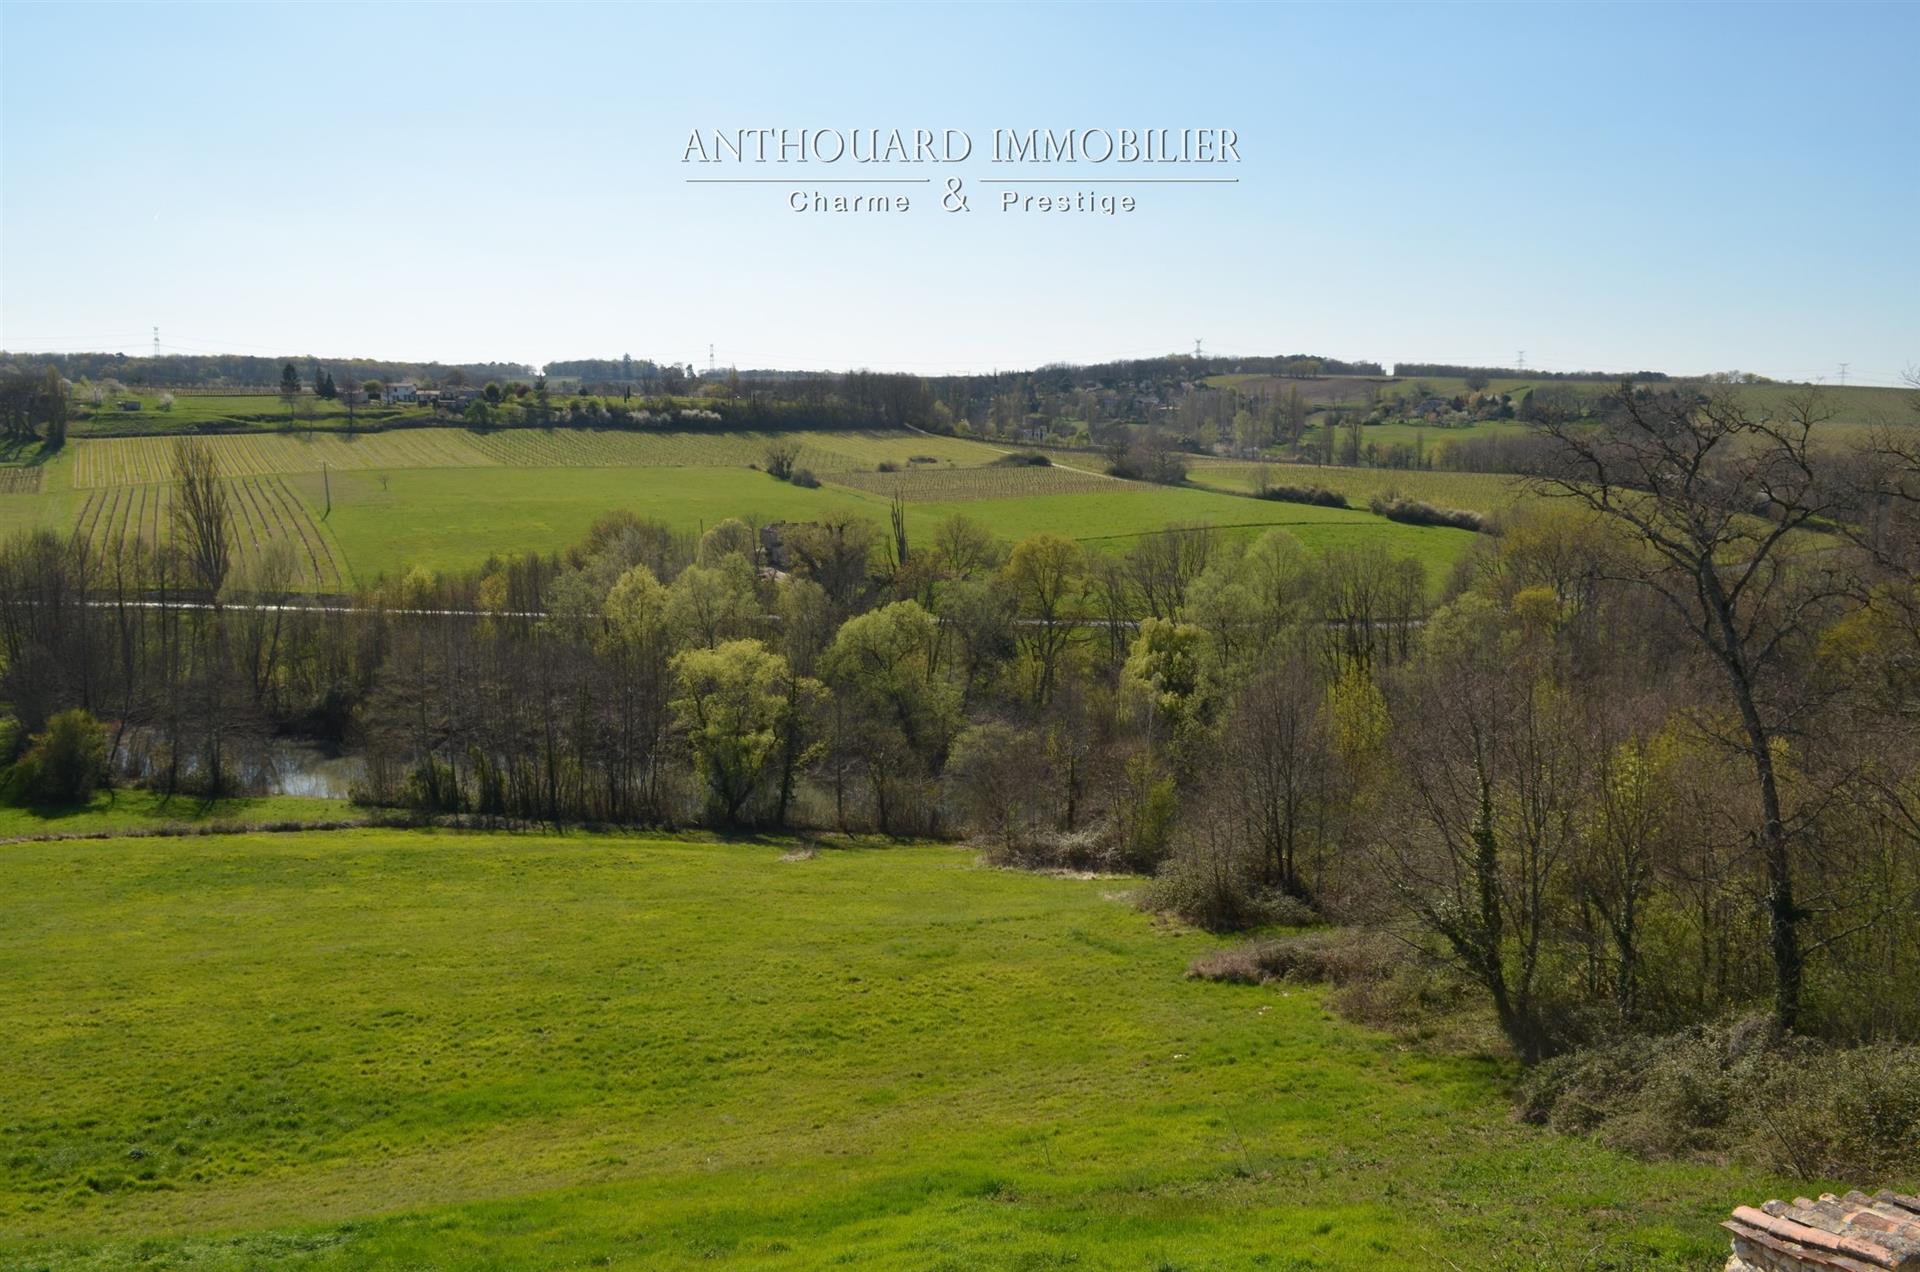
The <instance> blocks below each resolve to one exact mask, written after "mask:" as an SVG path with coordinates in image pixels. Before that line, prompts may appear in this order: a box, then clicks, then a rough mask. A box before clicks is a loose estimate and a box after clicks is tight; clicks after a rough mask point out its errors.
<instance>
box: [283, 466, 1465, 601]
mask: <svg viewBox="0 0 1920 1272" xmlns="http://www.w3.org/2000/svg"><path fill="white" fill-rule="evenodd" d="M290 484H292V485H293V486H294V487H295V488H296V489H297V490H299V491H300V492H301V495H302V497H303V498H304V499H305V500H306V502H307V504H308V506H309V508H310V509H311V510H312V511H313V512H314V514H315V516H316V517H318V516H319V513H320V505H319V500H320V498H321V490H320V480H319V478H317V477H314V476H304V477H298V478H294V479H291V482H290ZM615 508H626V509H631V510H632V511H634V512H636V513H638V514H640V515H642V516H646V517H654V518H658V519H659V520H662V521H665V522H667V523H668V524H669V525H672V526H675V527H676V528H679V529H684V530H690V531H699V530H701V529H703V528H705V527H707V526H711V525H713V524H714V523H715V522H717V521H721V520H723V519H725V518H727V517H739V518H741V519H743V520H746V521H748V522H750V523H754V524H766V523H768V522H773V521H811V520H818V519H820V518H822V517H827V516H843V515H852V516H859V517H866V518H868V519H870V520H872V521H874V522H876V523H879V524H882V525H884V524H885V522H886V519H887V515H888V511H889V499H888V497H887V496H886V495H883V494H880V493H878V492H876V491H866V490H856V489H852V488H849V487H843V486H838V485H835V484H833V483H831V482H829V483H828V484H827V485H824V486H822V487H820V488H819V489H816V490H807V489H803V488H801V487H798V486H793V485H790V484H788V483H785V482H779V481H775V480H774V479H773V478H772V477H769V476H767V475H766V474H765V473H760V472H754V471H752V470H751V469H746V468H677V469H668V468H474V469H408V470H404V471H396V472H390V473H347V474H336V475H335V476H334V477H333V514H332V516H331V517H328V518H326V519H325V525H326V527H327V529H328V531H329V533H330V534H331V535H332V537H333V539H334V541H335V542H337V543H338V544H339V546H340V548H341V550H342V552H343V553H344V554H345V558H346V560H347V561H348V562H349V563H350V564H351V566H352V571H353V575H354V577H355V578H357V579H358V580H360V581H361V582H363V583H365V582H369V581H371V580H373V579H375V578H377V577H379V576H380V575H382V574H385V575H388V576H390V577H397V576H398V575H400V574H402V573H404V572H406V571H407V570H408V569H410V568H412V567H413V566H423V567H425V568H427V569H430V570H454V569H464V568H471V567H474V566H477V565H479V564H480V563H481V562H482V561H484V560H485V559H486V557H487V556H488V555H489V554H492V553H499V554H511V553H518V552H527V551H537V552H550V551H555V550H558V549H560V548H563V547H566V546H567V545H569V544H572V543H575V542H577V541H578V540H579V539H580V538H582V537H583V536H584V535H585V533H586V531H587V529H588V528H589V527H590V526H591V525H592V524H593V521H594V519H595V518H597V517H599V516H600V515H601V514H603V513H605V512H607V511H609V510H611V509H615ZM955 513H964V514H966V515H967V516H969V517H972V518H974V519H975V520H976V521H978V522H980V523H981V524H982V525H984V526H986V527H987V528H988V529H990V530H991V531H992V532H993V533H995V534H997V535H999V536H1001V537H1002V538H1005V539H1009V540H1017V539H1021V538H1025V537H1026V536H1028V535H1031V534H1037V533H1040V532H1042V531H1045V532H1050V533H1054V534H1060V535H1064V536H1066V537H1068V538H1072V539H1078V540H1081V541H1083V542H1085V543H1086V544H1087V546H1088V547H1090V548H1102V547H1106V548H1114V547H1125V546H1126V545H1127V544H1129V543H1131V542H1132V541H1133V540H1135V539H1137V538H1138V537H1139V536H1141V535H1142V534H1147V533H1151V532H1153V531H1156V530H1161V529H1164V528H1165V527H1167V526H1169V525H1173V524H1202V523H1204V524H1210V525H1214V526H1217V527H1220V528H1222V529H1223V530H1226V531H1228V532H1231V533H1248V534H1251V533H1257V532H1259V531H1260V530H1263V529H1266V528H1271V527H1282V528H1285V529H1287V530H1289V531H1291V532H1292V533H1294V534H1295V535H1297V536H1299V538H1300V539H1301V540H1302V541H1303V542H1304V543H1306V544H1307V545H1308V546H1309V547H1312V548H1324V547H1326V546H1329V545H1331V544H1334V543H1350V542H1356V541H1359V540H1363V539H1375V540H1378V541H1380V542H1382V543H1384V544H1385V545H1386V546H1387V547H1388V548H1389V550H1391V551H1394V552H1397V553H1404V554H1409V555H1413V556H1418V557H1419V558H1420V559H1421V560H1422V561H1423V562H1425V563H1426V564H1427V566H1428V569H1429V572H1430V573H1431V574H1434V575H1436V576H1437V575H1438V573H1439V572H1440V571H1443V570H1444V569H1445V568H1447V567H1448V566H1449V565H1451V564H1452V562H1453V561H1454V560H1456V559H1457V558H1458V557H1459V555H1460V554H1461V553H1463V552H1464V551H1466V549H1467V547H1468V546H1469V545H1470V544H1471V542H1472V540H1473V535H1472V534H1470V533H1468V532H1466V531H1461V530H1447V529H1440V528H1436V527H1430V526H1405V525H1399V524H1397V523H1394V522H1390V521H1387V520H1386V519H1384V518H1381V517H1376V516H1374V515H1373V514H1372V513H1369V512H1366V511H1364V510H1341V509H1331V508H1308V507H1303V506H1300V505H1293V504H1277V503H1269V502H1267V501H1264V500H1252V499H1244V498H1240V497H1237V496H1234V495H1230V494H1222V493H1219V492H1217V491H1208V490H1201V489H1197V488H1173V487H1165V486H1148V485H1141V484H1137V483H1122V482H1113V483H1110V485H1109V487H1106V488H1101V489H1097V490H1096V489H1088V490H1085V491H1083V492H1081V493H1068V494H1049V493H1041V494H1035V495H1029V496H1021V497H1012V498H985V499H957V500H947V499H934V500H918V501H909V502H908V503H907V506H906V516H907V528H908V533H909V536H910V537H912V536H919V538H920V541H921V542H923V543H925V542H928V541H929V540H930V539H931V537H932V534H933V531H934V530H935V529H936V528H937V527H938V526H939V524H940V523H941V522H943V521H945V520H946V519H947V518H948V517H950V516H952V515H953V514H955Z"/></svg>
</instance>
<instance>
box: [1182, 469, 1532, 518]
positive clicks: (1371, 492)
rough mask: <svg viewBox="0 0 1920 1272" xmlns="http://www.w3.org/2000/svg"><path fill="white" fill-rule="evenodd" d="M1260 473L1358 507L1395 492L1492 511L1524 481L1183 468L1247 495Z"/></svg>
mask: <svg viewBox="0 0 1920 1272" xmlns="http://www.w3.org/2000/svg"><path fill="white" fill-rule="evenodd" d="M1263 476H1264V478H1265V480H1266V481H1267V483H1268V484H1270V485H1274V486H1321V487H1324V488H1325V489H1327V490H1332V491H1337V492H1339V493H1340V494H1343V495H1345V496H1346V497H1347V499H1348V501H1349V502H1350V503H1352V504H1353V505H1354V506H1355V507H1357V508H1364V507H1366V505H1367V501H1368V500H1369V499H1371V498H1373V497H1374V496H1375V495H1379V494H1385V493H1387V492H1389V491H1395V490H1397V491H1399V492H1400V493H1401V494H1403V495H1405V496H1407V497H1408V498H1410V499H1418V500H1421V501H1423V502H1426V503H1430V504H1435V505H1438V506H1440V507H1444V508H1467V509H1471V510H1472V511H1474V512H1498V511H1500V510H1501V509H1502V508H1507V507H1510V506H1512V504H1513V503H1514V502H1515V501H1516V500H1518V499H1520V498H1523V497H1524V496H1525V494H1526V485H1525V483H1524V482H1523V481H1522V480H1521V479H1520V478H1518V477H1508V476H1505V475H1503V474H1499V473H1454V472H1436V471H1428V470H1424V469H1421V470H1400V469H1391V468H1341V467H1338V466H1334V465H1328V466H1326V467H1321V466H1318V465H1314V464H1258V463H1241V462H1237V461H1235V462H1222V463H1201V464H1195V465H1194V466H1193V467H1192V468H1190V469H1189V470H1187V480H1188V481H1191V482H1192V483H1194V484H1195V485H1196V486H1206V487H1208V488H1209V489H1213V490H1230V491H1234V492H1236V493H1240V494H1252V493H1254V492H1255V491H1256V490H1257V489H1258V488H1259V483H1260V481H1261V479H1262V477H1263Z"/></svg>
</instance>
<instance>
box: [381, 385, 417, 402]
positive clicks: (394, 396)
mask: <svg viewBox="0 0 1920 1272" xmlns="http://www.w3.org/2000/svg"><path fill="white" fill-rule="evenodd" d="M386 393H387V401H389V402H418V401H419V400H420V389H419V386H418V385H416V384H414V382H413V381H412V380H402V381H400V383H398V384H389V385H388V386H387V389H386Z"/></svg>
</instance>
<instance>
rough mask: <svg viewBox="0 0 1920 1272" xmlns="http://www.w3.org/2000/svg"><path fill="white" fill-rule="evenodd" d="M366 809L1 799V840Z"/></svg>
mask: <svg viewBox="0 0 1920 1272" xmlns="http://www.w3.org/2000/svg"><path fill="white" fill-rule="evenodd" d="M362 815H363V813H362V810H360V809H357V808H353V807H352V806H350V805H348V804H345V803H343V802H342V801H340V800H334V799H304V798H301V797H299V796H294V795H270V796H263V797H261V798H257V799H216V800H203V799H199V798H196V797H194V796H191V795H172V796H169V795H158V794H155V793H154V792H152V791H142V790H113V791H101V792H100V793H99V794H97V795H95V796H94V797H93V800H92V802H91V803H89V804H87V805H86V806H85V807H69V808H16V807H14V806H13V805H10V804H0V839H13V838H18V837H21V836H31V835H96V834H103V833H108V832H125V831H153V830H165V829H168V828H171V827H179V826H210V825H216V824H225V823H232V824H235V825H242V826H246V825H259V824H261V823H263V822H276V821H300V822H314V821H335V820H340V821H346V820H351V819H353V818H356V817H360V816H362Z"/></svg>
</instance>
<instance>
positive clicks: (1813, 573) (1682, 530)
mask: <svg viewBox="0 0 1920 1272" xmlns="http://www.w3.org/2000/svg"><path fill="white" fill-rule="evenodd" d="M1609 407H1610V409H1609V410H1608V412H1607V415H1606V417H1605V418H1604V419H1603V421H1602V422H1601V423H1600V424H1599V425H1597V426H1596V425H1591V424H1581V423H1575V422H1571V421H1569V420H1566V419H1562V418H1557V417H1555V418H1549V419H1547V420H1545V421H1544V422H1542V423H1540V424H1539V425H1538V426H1537V431H1538V432H1539V434H1540V435H1542V436H1544V437H1545V438H1547V439H1548V440H1549V442H1550V443H1551V456H1552V465H1553V466H1552V468H1551V469H1550V470H1549V474H1548V475H1546V476H1544V477H1542V478H1540V479H1539V481H1538V485H1539V486H1540V487H1541V488H1542V489H1544V490H1545V491H1546V492H1547V493H1549V494H1554V495H1559V496H1563V497H1566V498H1570V499H1574V500H1577V501H1578V502H1580V503H1582V504H1584V505H1586V506H1587V507H1588V508H1591V509H1592V510H1594V511H1595V512H1597V513H1600V514H1601V515H1603V516H1604V517H1606V518H1608V519H1609V520H1611V521H1612V522H1613V523H1615V524H1616V525H1618V526H1620V527H1622V528H1623V529H1625V530H1627V531H1628V532H1629V533H1630V536H1631V537H1632V539H1633V540H1634V541H1635V545H1636V550H1635V551H1633V552H1629V553H1623V554H1621V556H1620V557H1619V558H1617V559H1616V560H1614V561H1611V562H1609V563H1608V565H1607V567H1606V568H1607V569H1608V571H1609V573H1610V574H1611V576H1612V577H1614V578H1617V579H1620V580H1624V581H1626V582H1629V583H1631V584H1633V585H1635V586H1640V587H1645V588H1650V589H1652V591H1653V592H1654V593H1655V594H1656V595H1657V596H1659V597H1660V598H1661V599H1662V600H1663V601H1664V602H1665V603H1666V605H1667V607H1668V608H1669V609H1670V610H1671V611H1672V613H1673V614H1674V615H1675V616H1676V617H1677V618H1679V619H1680V620H1681V622H1682V623H1683V624H1684V626H1685V628H1686V630H1687V631H1688V632H1689V633H1691V635H1692V637H1693V638H1694V640H1696V641H1697V642H1698V645H1699V647H1700V648H1701V649H1702V650H1703V651H1705V653H1706V654H1707V655H1708V656H1709V657H1710V658H1711V659H1712V661H1713V663H1714V664H1715V665H1716V666H1717V667H1718V668H1719V669H1720V671H1721V673H1722V675H1723V679H1724V682H1725V685H1726V688H1727V692H1728V696H1729V698H1730V699H1731V702H1732V706H1733V707H1734V709H1735V710H1736V712H1737V713H1738V715H1739V721H1740V723H1739V727H1738V730H1737V732H1736V734H1735V735H1734V736H1732V737H1730V738H1728V739H1726V740H1727V741H1728V743H1729V744H1730V745H1733V746H1735V747H1736V748H1738V749H1739V750H1740V752H1741V753H1742V754H1743V755H1744V756H1745V757H1746V760H1747V763H1748V764H1749V765H1750V766H1751V770H1752V775H1753V782H1754V786H1755V790H1756V793H1757V795H1758V798H1759V804H1760V810H1761V814H1760V815H1761V825H1760V826H1758V827H1757V828H1755V832H1754V842H1755V845H1756V847H1757V849H1758V851H1759V855H1760V859H1761V863H1762V867H1763V869H1764V872H1765V876H1766V906H1767V921H1768V930H1769V939H1768V945H1769V951H1770V954H1771V957H1772V961H1773V972H1774V1015H1775V1017H1776V1019H1777V1020H1778V1021H1779V1023H1780V1024H1781V1025H1782V1026H1783V1027H1791V1026H1792V1025H1793V1024H1794V1022H1795V1020H1796V1019H1797V1018H1798V1016H1799V1014H1800V998H1801V983H1802V980H1803V976H1804V966H1805V950H1804V949H1803V945H1802V940H1801V922H1802V920H1803V919H1805V918H1806V917H1807V916H1806V913H1805V911H1804V910H1803V909H1802V907H1801V905H1800V902H1799V901H1798V900H1797V899H1796V897H1795V894H1794V874H1795V861H1794V858H1795V852H1796V840H1797V839H1798V838H1799V831H1800V827H1798V826H1797V825H1790V824H1789V821H1788V817H1787V814H1786V811H1785V810H1784V807H1783V801H1782V796H1781V783H1780V778H1779V775H1778V773H1777V771H1776V758H1775V747H1776V744H1777V743H1778V742H1779V741H1781V740H1782V739H1784V738H1785V737H1786V736H1787V735H1788V734H1789V732H1790V731H1791V729H1792V725H1793V721H1794V719H1795V716H1796V715H1797V713H1798V710H1799V709H1800V708H1801V707H1802V706H1803V705H1804V703H1803V702H1801V701H1798V700H1797V696H1798V695H1797V694H1796V689H1797V687H1798V685H1799V684H1800V683H1801V678H1800V677H1797V676H1795V675H1794V674H1793V668H1794V665H1795V662H1794V659H1793V655H1794V654H1795V653H1797V652H1800V650H1799V645H1800V644H1801V643H1802V642H1803V641H1804V640H1805V639H1806V638H1808V637H1810V636H1811V635H1812V634H1813V633H1814V632H1815V631H1816V630H1817V628H1818V626H1819V624H1820V623H1821V622H1822V621H1823V620H1824V619H1825V618H1826V617H1827V616H1828V615H1829V614H1830V613H1831V605H1832V602H1834V601H1835V600H1837V599H1838V598H1839V597H1840V596H1841V595H1842V594H1843V593H1844V591H1845V588H1844V583H1843V581H1842V580H1840V579H1838V578H1837V577H1836V576H1835V574H1834V560H1833V557H1832V555H1831V554H1830V553H1828V554H1824V555H1823V553H1822V550H1821V548H1819V547H1818V546H1816V545H1814V544H1812V543H1811V542H1810V540H1811V538H1812V536H1810V535H1806V534H1802V533H1800V532H1802V531H1806V530H1808V529H1810V528H1814V527H1817V526H1818V525H1821V524H1824V522H1825V518H1826V517H1827V516H1828V514H1829V513H1830V512H1831V511H1832V510H1833V505H1832V496H1831V494H1830V492H1829V490H1828V488H1827V486H1826V484H1825V483H1824V482H1822V481H1821V480H1819V479H1818V478H1817V476H1816V464H1815V459H1814V456H1813V454H1812V452H1811V446H1810V438H1811V433H1812V430H1813V427H1814V425H1815V424H1817V423H1818V422H1819V421H1820V420H1821V419H1822V418H1823V416H1822V415H1821V413H1820V409H1821V404H1820V401H1819V399H1818V397H1817V396H1816V395H1814V394H1811V393H1810V394H1807V395H1805V396H1802V397H1798V398H1795V399H1793V400H1791V401H1790V402H1789V404H1788V406H1787V408H1786V409H1785V410H1784V411H1783V412H1781V413H1780V414H1778V415H1761V416H1754V415H1751V414H1749V413H1748V411H1747V410H1746V408H1745V407H1744V406H1743V405H1742V404H1741V402H1740V401H1739V400H1737V398H1736V397H1735V396H1734V395H1733V393H1732V391H1731V390H1720V391H1715V392H1711V393H1705V392H1698V391H1695V390H1691V389H1685V388H1682V389H1679V390H1669V391H1661V392H1654V391H1651V390H1647V389H1642V388H1636V387H1634V386H1633V385H1631V384H1625V385H1622V386H1621V389H1620V391H1619V392H1618V394H1617V395H1616V396H1615V397H1614V398H1613V399H1612V401H1611V403H1610V404H1609Z"/></svg>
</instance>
